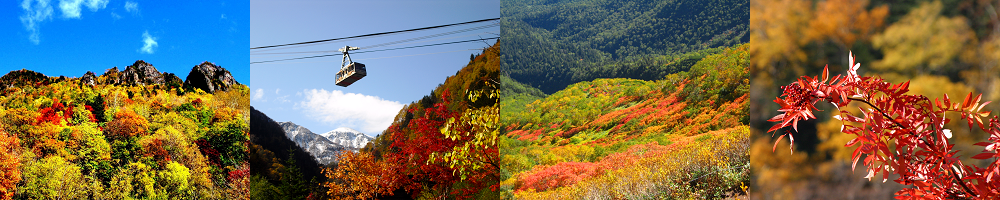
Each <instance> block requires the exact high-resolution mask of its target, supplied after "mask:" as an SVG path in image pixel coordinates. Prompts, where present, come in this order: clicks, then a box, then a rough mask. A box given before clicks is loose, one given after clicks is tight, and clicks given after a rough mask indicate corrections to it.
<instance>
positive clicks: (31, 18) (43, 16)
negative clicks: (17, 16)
mask: <svg viewBox="0 0 1000 200" xmlns="http://www.w3.org/2000/svg"><path fill="white" fill-rule="evenodd" d="M21 9H24V15H21V24H24V29H27V30H28V32H30V35H29V36H28V40H31V42H32V43H35V44H38V43H39V42H40V41H41V38H40V37H39V33H38V32H39V25H40V24H41V23H42V22H44V21H45V20H48V19H52V6H51V5H49V0H37V1H36V0H24V1H21Z"/></svg>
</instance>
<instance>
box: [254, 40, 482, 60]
mask: <svg viewBox="0 0 1000 200" xmlns="http://www.w3.org/2000/svg"><path fill="white" fill-rule="evenodd" d="M498 38H500V37H491V38H482V39H474V40H465V41H458V42H447V43H437V44H428V45H420V46H409V47H400V48H392V49H379V50H371V51H359V52H351V53H353V54H359V53H371V52H379V51H391V50H400V49H412V48H418V47H429V46H438V45H446V44H457V43H465V42H475V41H483V40H492V39H498ZM339 55H344V54H343V53H334V54H326V55H318V56H306V57H298V58H288V59H278V60H267V61H257V62H250V64H259V63H269V62H278V61H288V60H299V59H308V58H321V57H329V56H339Z"/></svg>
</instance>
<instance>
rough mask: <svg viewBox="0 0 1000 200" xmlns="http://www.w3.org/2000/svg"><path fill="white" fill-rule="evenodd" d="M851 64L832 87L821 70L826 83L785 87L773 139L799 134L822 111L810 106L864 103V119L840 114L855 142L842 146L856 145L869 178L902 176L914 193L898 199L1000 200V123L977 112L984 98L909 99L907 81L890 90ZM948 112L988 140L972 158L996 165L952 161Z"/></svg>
mask: <svg viewBox="0 0 1000 200" xmlns="http://www.w3.org/2000/svg"><path fill="white" fill-rule="evenodd" d="M850 63H851V65H852V66H851V67H850V68H849V70H848V74H847V75H846V76H840V75H837V76H836V77H833V79H832V80H830V79H829V75H828V74H829V72H828V71H827V70H826V69H824V71H823V76H822V79H820V78H819V77H808V76H803V77H801V78H799V79H798V81H797V82H795V83H792V84H790V85H788V86H783V87H782V89H784V93H783V94H782V95H781V96H782V97H785V98H784V99H782V98H780V97H779V98H776V99H775V100H774V102H776V103H778V104H779V105H780V106H781V109H779V110H778V111H780V112H784V113H783V114H779V115H777V116H775V117H774V118H771V119H770V120H769V121H772V122H780V123H779V124H777V125H774V126H773V127H771V129H770V130H768V132H774V131H777V130H779V129H781V128H784V127H789V126H791V127H792V128H793V129H795V130H796V132H797V129H798V128H797V125H798V122H799V121H801V120H809V119H815V118H816V116H814V115H813V113H812V112H813V110H817V109H816V107H814V106H813V105H815V104H816V103H817V102H819V101H826V102H830V103H832V104H833V105H835V106H837V108H838V110H839V108H841V107H844V106H846V105H847V104H848V103H850V102H853V101H856V102H861V103H864V104H865V105H867V106H868V107H870V108H868V109H860V112H862V114H864V115H863V116H862V117H856V116H854V115H853V114H851V113H850V112H848V111H846V110H840V111H839V113H838V114H837V115H836V116H834V118H836V119H838V120H841V121H842V122H843V123H844V124H843V126H842V128H841V132H843V133H846V134H851V135H855V136H857V137H856V138H854V139H853V140H851V141H849V142H848V143H847V144H846V145H845V146H858V148H857V149H856V150H855V151H854V154H853V160H854V164H855V165H856V164H857V161H858V160H859V159H860V158H862V157H865V160H864V163H863V164H864V165H865V166H866V167H868V175H867V176H866V178H869V179H871V178H873V177H875V176H876V174H877V173H882V178H883V180H887V179H888V177H889V175H888V173H889V172H892V173H895V174H898V175H899V178H898V179H896V180H895V181H896V182H898V183H900V184H904V185H912V186H914V188H906V189H903V190H900V191H899V192H897V193H896V195H897V198H899V199H917V198H931V199H944V198H975V199H1000V178H998V177H1000V160H998V159H996V158H997V157H998V156H997V154H996V152H997V149H998V147H1000V119H998V118H997V117H993V118H992V119H989V121H987V123H983V118H986V117H988V116H989V112H988V111H983V112H980V110H981V109H982V108H983V107H984V106H985V105H986V104H988V103H989V102H986V103H983V104H980V103H979V101H980V100H981V97H982V95H979V96H976V97H973V96H972V94H971V93H970V94H969V95H968V96H966V98H965V100H964V101H963V102H961V103H959V102H954V103H952V102H951V98H949V97H948V95H947V94H946V95H945V96H944V98H943V101H940V100H938V99H935V100H934V101H933V102H932V101H931V100H930V99H928V98H927V97H925V96H922V95H906V92H908V91H909V90H908V86H909V82H906V83H900V84H890V83H888V82H885V81H884V80H883V79H881V78H879V77H859V76H858V74H857V69H858V68H859V67H860V65H861V64H855V63H854V57H853V55H852V56H851V57H850ZM828 81H829V82H828ZM945 112H954V113H958V114H960V115H961V116H962V119H964V120H966V121H967V122H968V124H969V128H972V127H973V126H974V125H978V126H979V128H980V129H982V130H983V131H986V132H987V133H989V134H990V135H991V136H990V138H989V140H990V142H980V143H976V145H980V146H985V147H986V148H985V150H984V152H986V153H981V154H979V155H976V156H974V157H973V158H975V159H994V160H993V162H992V163H991V164H990V165H989V166H988V167H986V168H979V167H978V166H969V165H965V164H963V163H962V162H961V161H960V160H959V159H958V158H957V157H956V156H955V155H956V153H957V152H958V151H957V150H953V149H952V148H953V147H954V144H950V143H949V140H948V139H949V138H951V131H950V130H948V129H945V128H944V124H946V123H948V122H949V121H950V120H949V119H947V118H945ZM848 123H850V124H848ZM855 123H861V124H862V125H861V126H855V125H853V124H855ZM786 135H787V136H788V137H789V140H792V141H794V138H793V137H792V132H791V131H788V132H787V133H786V134H783V135H781V137H779V140H780V139H781V138H783V137H784V136H786ZM775 147H777V142H776V143H775ZM853 166H854V165H852V168H853Z"/></svg>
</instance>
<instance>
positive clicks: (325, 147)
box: [278, 122, 356, 164]
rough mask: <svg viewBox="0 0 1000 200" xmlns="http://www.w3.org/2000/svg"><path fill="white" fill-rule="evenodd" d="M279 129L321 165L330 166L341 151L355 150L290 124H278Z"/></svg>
mask: <svg viewBox="0 0 1000 200" xmlns="http://www.w3.org/2000/svg"><path fill="white" fill-rule="evenodd" d="M278 124H280V125H281V128H282V129H284V130H285V136H287V137H288V139H291V140H292V141H294V142H295V144H296V145H298V146H299V147H302V148H303V149H305V150H306V151H308V152H309V154H310V155H312V156H313V157H314V158H316V161H319V162H320V163H322V164H330V162H334V161H336V159H337V154H338V153H339V152H340V151H343V150H356V149H355V148H351V147H345V146H343V145H340V144H339V143H335V142H332V141H330V140H329V139H327V138H326V137H323V136H321V135H318V134H316V133H313V132H312V131H310V130H309V129H307V128H305V127H302V126H299V125H297V124H295V123H292V122H278Z"/></svg>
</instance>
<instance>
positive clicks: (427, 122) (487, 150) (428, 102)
mask: <svg viewBox="0 0 1000 200" xmlns="http://www.w3.org/2000/svg"><path fill="white" fill-rule="evenodd" d="M497 61H498V60H497V54H496V53H495V52H494V49H493V48H489V49H486V50H484V52H483V54H482V55H479V56H476V57H475V58H474V59H473V60H472V61H470V62H469V64H468V65H467V66H466V67H464V68H462V69H461V70H459V71H458V72H456V73H455V75H454V76H450V77H448V78H447V79H446V80H445V81H444V83H443V84H441V85H440V86H438V87H437V88H435V89H434V90H433V91H432V92H431V94H429V95H427V96H424V97H423V98H422V99H420V100H419V101H416V102H413V103H411V104H409V105H406V106H404V107H403V109H401V110H400V111H399V114H398V115H397V116H396V118H395V120H394V122H393V123H392V125H391V126H389V128H388V129H386V130H385V132H383V133H382V134H381V135H379V136H378V137H376V138H375V140H373V141H372V142H371V143H369V145H368V146H366V147H365V148H363V149H361V150H360V152H358V153H354V152H344V153H342V154H340V156H339V158H338V159H337V160H338V161H339V163H338V164H337V165H334V166H330V167H329V168H328V169H327V170H326V171H325V174H326V176H327V178H328V181H327V182H326V183H324V184H323V186H324V187H327V188H328V189H329V191H328V195H330V196H331V197H333V198H334V199H370V198H392V199H396V198H415V199H440V198H443V197H449V198H457V199H497V198H499V183H500V180H501V179H500V177H499V174H498V173H497V172H498V170H499V163H500V158H499V157H498V155H499V144H498V143H497V136H498V134H499V128H500V125H499V122H498V117H499V112H500V107H499V105H498V101H499V100H500V93H499V90H497V87H498V85H499V82H498V81H499V77H498V76H499V74H500V66H499V63H498V62H497Z"/></svg>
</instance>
